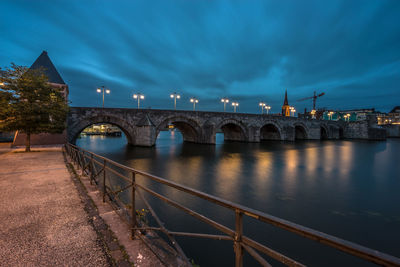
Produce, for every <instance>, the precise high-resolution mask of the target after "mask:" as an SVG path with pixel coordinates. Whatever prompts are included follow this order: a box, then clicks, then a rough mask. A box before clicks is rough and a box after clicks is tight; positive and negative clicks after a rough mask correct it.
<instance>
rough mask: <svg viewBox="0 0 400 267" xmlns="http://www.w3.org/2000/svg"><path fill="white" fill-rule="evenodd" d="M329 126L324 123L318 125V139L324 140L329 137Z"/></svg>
mask: <svg viewBox="0 0 400 267" xmlns="http://www.w3.org/2000/svg"><path fill="white" fill-rule="evenodd" d="M329 136H330V134H329V127H327V126H326V125H325V124H321V126H320V139H321V140H326V139H329Z"/></svg>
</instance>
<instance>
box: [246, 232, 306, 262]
mask: <svg viewBox="0 0 400 267" xmlns="http://www.w3.org/2000/svg"><path fill="white" fill-rule="evenodd" d="M242 244H245V245H248V246H250V247H252V248H255V249H256V250H258V251H260V252H262V253H264V254H266V255H268V256H270V257H271V258H273V259H275V260H277V261H279V262H282V263H283V264H285V265H287V266H292V267H304V266H305V265H303V264H301V263H299V262H297V261H295V260H293V259H291V258H289V257H287V256H285V255H283V254H281V253H279V252H277V251H275V250H273V249H271V248H269V247H267V246H264V245H263V244H260V243H258V242H257V241H254V240H253V239H250V238H248V237H246V236H243V237H242Z"/></svg>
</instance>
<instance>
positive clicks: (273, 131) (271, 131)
mask: <svg viewBox="0 0 400 267" xmlns="http://www.w3.org/2000/svg"><path fill="white" fill-rule="evenodd" d="M282 139H283V135H282V130H281V127H279V125H278V124H276V123H275V122H272V121H269V122H267V123H265V124H264V125H263V126H262V127H261V128H260V141H261V140H282Z"/></svg>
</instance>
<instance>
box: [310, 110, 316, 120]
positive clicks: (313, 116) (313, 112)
mask: <svg viewBox="0 0 400 267" xmlns="http://www.w3.org/2000/svg"><path fill="white" fill-rule="evenodd" d="M316 113H317V111H316V110H315V109H313V110H311V118H313V119H315V114H316Z"/></svg>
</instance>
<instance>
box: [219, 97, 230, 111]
mask: <svg viewBox="0 0 400 267" xmlns="http://www.w3.org/2000/svg"><path fill="white" fill-rule="evenodd" d="M221 102H222V103H224V112H225V111H226V103H229V99H228V98H226V97H225V98H221Z"/></svg>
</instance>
